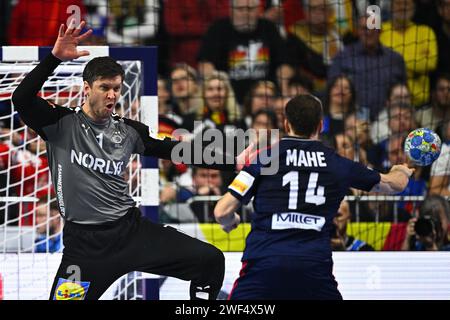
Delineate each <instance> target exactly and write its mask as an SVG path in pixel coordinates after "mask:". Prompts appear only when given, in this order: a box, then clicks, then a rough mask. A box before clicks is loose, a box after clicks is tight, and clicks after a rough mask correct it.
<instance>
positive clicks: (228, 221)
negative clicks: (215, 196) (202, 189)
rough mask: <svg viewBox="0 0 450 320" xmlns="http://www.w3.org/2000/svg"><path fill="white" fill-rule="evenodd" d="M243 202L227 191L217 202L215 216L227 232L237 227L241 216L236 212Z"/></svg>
mask: <svg viewBox="0 0 450 320" xmlns="http://www.w3.org/2000/svg"><path fill="white" fill-rule="evenodd" d="M240 205H241V203H240V202H239V200H238V199H236V198H235V197H234V196H233V195H232V194H231V193H229V192H227V193H226V194H225V195H224V196H223V197H222V198H221V199H220V200H219V201H218V202H217V204H216V207H215V208H214V217H215V218H216V221H217V223H219V224H220V225H221V226H222V229H223V230H224V231H225V232H230V231H231V230H233V229H236V228H237V226H238V225H239V223H240V222H241V218H240V217H239V215H238V214H237V213H236V210H237V209H238V208H239V206H240Z"/></svg>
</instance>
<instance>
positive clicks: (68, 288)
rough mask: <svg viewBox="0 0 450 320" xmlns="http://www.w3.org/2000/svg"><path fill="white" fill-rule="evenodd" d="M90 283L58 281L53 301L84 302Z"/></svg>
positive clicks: (60, 279)
mask: <svg viewBox="0 0 450 320" xmlns="http://www.w3.org/2000/svg"><path fill="white" fill-rule="evenodd" d="M90 285H91V283H90V282H89V281H81V282H79V281H71V280H67V279H64V278H59V279H58V284H57V285H56V289H55V295H54V296H53V300H84V298H85V297H86V294H87V292H88V289H89V286H90Z"/></svg>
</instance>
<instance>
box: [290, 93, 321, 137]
mask: <svg viewBox="0 0 450 320" xmlns="http://www.w3.org/2000/svg"><path fill="white" fill-rule="evenodd" d="M322 118H323V108H322V103H321V102H320V100H319V99H318V98H317V97H315V96H313V95H311V94H303V95H298V96H296V97H294V98H292V99H291V100H289V102H288V103H287V104H286V119H287V121H288V122H289V124H290V125H291V127H292V130H293V131H294V132H295V134H297V135H299V136H301V137H305V138H309V137H310V136H311V135H313V134H314V133H315V132H316V130H317V128H318V127H319V124H320V121H321V120H322Z"/></svg>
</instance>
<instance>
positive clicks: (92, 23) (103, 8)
mask: <svg viewBox="0 0 450 320" xmlns="http://www.w3.org/2000/svg"><path fill="white" fill-rule="evenodd" d="M86 11H87V13H86V21H88V23H89V27H90V28H91V29H92V34H91V36H90V37H89V38H88V39H86V40H85V41H84V45H86V46H107V45H108V41H107V40H108V39H107V30H108V3H107V2H106V1H105V0H99V1H97V2H96V3H92V2H89V3H86ZM85 31H87V30H85ZM111 40H112V39H111ZM112 42H113V41H111V44H112Z"/></svg>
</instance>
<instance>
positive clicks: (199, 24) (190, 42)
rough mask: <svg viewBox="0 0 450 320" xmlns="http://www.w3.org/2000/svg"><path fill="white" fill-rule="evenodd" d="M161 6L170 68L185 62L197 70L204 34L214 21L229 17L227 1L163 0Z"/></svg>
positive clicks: (228, 0) (228, 1)
mask: <svg viewBox="0 0 450 320" xmlns="http://www.w3.org/2000/svg"><path fill="white" fill-rule="evenodd" d="M164 5H165V7H164V23H165V26H166V30H167V33H168V34H169V54H170V57H169V63H170V65H171V66H173V65H175V64H176V63H180V62H186V63H188V64H189V65H191V66H194V67H196V65H197V61H196V57H197V54H198V50H199V48H200V43H201V39H202V37H203V35H204V34H205V33H206V30H207V29H208V27H209V26H210V25H211V24H212V23H213V22H214V21H215V20H217V19H220V18H226V17H228V16H229V12H230V8H229V7H230V0H215V1H204V0H191V1H186V0H166V1H165V3H164Z"/></svg>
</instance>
